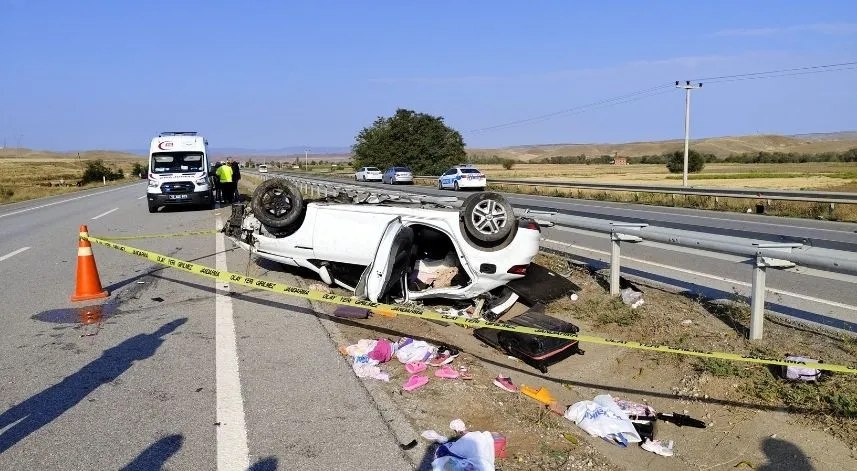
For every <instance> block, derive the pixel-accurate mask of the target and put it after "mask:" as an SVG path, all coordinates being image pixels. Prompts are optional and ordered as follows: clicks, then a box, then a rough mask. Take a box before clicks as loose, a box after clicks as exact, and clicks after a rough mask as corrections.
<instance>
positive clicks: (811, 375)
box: [782, 355, 821, 381]
mask: <svg viewBox="0 0 857 471" xmlns="http://www.w3.org/2000/svg"><path fill="white" fill-rule="evenodd" d="M786 360H788V361H801V362H804V363H821V362H819V361H816V360H813V359H811V358H804V357H799V356H794V355H789V356H787V357H786ZM782 375H783V378H785V379H791V380H796V381H818V379H819V377H820V376H821V371H820V370H817V369H815V368H805V367H802V366H798V365H794V366H785V365H783V370H782Z"/></svg>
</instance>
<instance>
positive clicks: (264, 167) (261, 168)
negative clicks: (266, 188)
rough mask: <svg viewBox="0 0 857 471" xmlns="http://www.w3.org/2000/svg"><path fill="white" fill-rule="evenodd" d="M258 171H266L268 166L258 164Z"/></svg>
mask: <svg viewBox="0 0 857 471" xmlns="http://www.w3.org/2000/svg"><path fill="white" fill-rule="evenodd" d="M259 173H268V166H267V165H265V164H262V165H260V166H259Z"/></svg>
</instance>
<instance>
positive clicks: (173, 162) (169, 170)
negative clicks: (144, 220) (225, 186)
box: [146, 131, 214, 213]
mask: <svg viewBox="0 0 857 471" xmlns="http://www.w3.org/2000/svg"><path fill="white" fill-rule="evenodd" d="M209 169H210V165H209V161H208V141H207V140H206V139H205V138H204V137H202V136H199V135H197V133H196V132H185V131H182V132H162V133H160V134H159V135H158V137H155V138H153V139H152V144H151V146H150V147H149V186H148V187H147V188H146V198H147V200H148V202H149V212H150V213H154V212H156V211H157V210H158V208H159V207H161V206H165V205H194V206H203V207H205V208H208V209H214V195H213V194H212V193H213V192H212V182H211V175H210V170H209Z"/></svg>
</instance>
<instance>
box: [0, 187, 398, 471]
mask: <svg viewBox="0 0 857 471" xmlns="http://www.w3.org/2000/svg"><path fill="white" fill-rule="evenodd" d="M144 191H145V182H141V183H136V184H132V185H129V186H124V187H116V188H106V189H100V190H89V191H85V192H81V193H75V194H71V195H64V196H60V197H53V198H46V199H42V200H38V201H31V202H27V203H19V204H15V205H5V206H2V207H0V279H2V280H3V288H2V290H0V306H2V307H0V313H2V315H0V322H2V325H3V328H2V329H0V469H39V470H54V469H56V470H60V469H62V470H68V469H72V470H94V469H161V467H163V469H195V470H196V469H212V470H214V469H217V470H247V469H253V470H257V471H259V470H273V469H410V468H411V467H412V465H411V464H410V461H408V460H407V459H406V457H405V455H404V454H403V452H402V450H401V448H400V447H399V441H397V440H396V437H394V435H393V433H392V432H391V431H390V429H389V426H388V424H387V423H386V421H385V420H384V419H382V417H381V415H380V414H379V412H378V410H377V407H376V406H375V404H374V403H373V402H372V401H371V399H370V396H369V394H368V393H367V391H366V390H365V388H364V387H363V386H362V385H361V383H360V382H359V381H358V380H357V378H356V377H355V376H354V374H353V372H352V371H351V369H350V367H349V365H348V364H347V363H346V362H345V361H344V359H343V358H341V357H340V355H339V354H338V353H337V351H336V347H337V345H335V344H334V342H333V341H332V340H331V338H330V334H329V332H328V331H327V330H325V329H324V327H323V326H322V325H321V323H320V321H319V320H318V318H316V317H315V316H314V315H313V313H312V311H311V309H309V307H308V305H307V304H306V303H304V302H300V301H298V300H294V299H288V298H283V297H279V296H277V295H275V294H273V293H267V292H261V291H253V290H248V289H245V288H243V287H228V285H224V284H222V283H217V284H215V283H214V282H213V281H211V280H208V279H206V278H200V277H196V276H194V275H191V274H185V273H182V272H177V271H173V270H170V269H168V268H163V267H160V266H156V265H154V264H152V263H149V262H147V261H145V260H142V259H139V258H136V257H132V256H129V255H125V254H122V253H120V252H118V251H115V250H111V249H108V248H106V247H101V246H95V247H94V249H93V250H94V253H95V257H96V261H97V264H98V270H99V274H100V279H101V281H102V283H103V285H104V286H105V288H107V289H108V290H109V291H110V299H109V300H108V301H106V302H104V303H102V302H82V303H72V302H70V301H69V295H70V294H71V293H72V292H73V290H74V283H75V269H76V257H77V244H78V240H77V233H78V227H79V225H81V224H86V225H88V227H89V231H90V233H91V234H92V235H94V236H127V235H141V234H152V233H168V232H182V231H189V230H209V229H214V228H215V225H216V220H218V218H225V217H226V216H228V214H227V212H228V209H216V210H214V211H207V210H171V211H163V210H162V211H161V212H159V213H157V214H149V213H148V211H147V208H146V201H145V199H142V198H141V197H142V196H143V194H144ZM220 237H221V236H220V235H208V236H197V237H181V238H161V239H147V240H138V241H128V242H124V243H127V244H129V245H132V246H137V247H141V248H145V249H147V250H151V251H154V252H158V253H162V254H168V255H171V256H175V257H177V258H181V259H184V260H189V261H194V262H196V263H201V264H205V265H208V266H217V267H218V268H221V269H229V270H232V271H239V272H242V273H243V272H246V271H247V270H248V258H247V254H246V253H245V252H243V251H241V250H232V247H231V246H230V244H229V242H228V241H226V242H224V241H223V240H222V239H221V240H219V241H218V238H220ZM249 270H250V273H254V272H255V273H256V275H258V276H263V275H264V276H266V277H269V278H271V279H274V280H276V281H282V282H294V280H293V279H291V278H290V277H289V276H288V275H286V274H285V273H283V272H282V271H280V270H279V269H276V270H273V271H271V272H268V271H266V270H265V269H263V268H260V267H259V266H258V265H256V264H255V263H254V264H252V265H251V267H250V268H249ZM85 306H100V308H101V309H102V315H103V321H102V323H101V325H100V326H97V325H94V324H92V325H84V324H81V323H80V319H79V316H80V309H78V308H80V307H85ZM93 309H95V308H90V309H88V310H89V311H92V310H93ZM93 333H95V335H87V334H93Z"/></svg>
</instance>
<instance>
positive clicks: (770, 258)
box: [260, 174, 857, 340]
mask: <svg viewBox="0 0 857 471" xmlns="http://www.w3.org/2000/svg"><path fill="white" fill-rule="evenodd" d="M260 175H261V174H260ZM263 177H265V179H268V178H283V179H286V180H288V181H291V182H293V183H295V184H296V185H298V187H299V188H301V189H302V191H305V192H307V193H308V194H317V195H319V196H321V195H322V194H324V196H328V195H334V194H338V193H339V192H343V191H344V192H350V193H352V194H353V195H365V196H362V197H361V196H358V199H360V198H362V199H361V201H363V200H365V201H367V202H373V201H371V198H372V197H373V196H374V198H375V199H376V200H378V201H380V200H383V199H392V200H396V199H402V200H413V201H420V202H433V203H442V204H448V205H450V206H452V207H460V206H461V204H462V201H461V200H460V199H458V198H457V197H435V196H429V195H419V194H414V193H412V192H407V193H405V192H400V191H394V190H386V189H378V188H367V187H365V186H359V185H354V184H347V183H339V182H330V181H325V180H315V179H311V178H306V177H299V176H293V175H263ZM453 200H455V201H453ZM515 213H516V214H517V215H519V216H526V217H531V218H533V219H536V220H537V221H539V222H542V223H545V222H547V223H550V224H555V225H559V226H565V227H570V228H576V229H584V230H588V231H592V232H598V233H603V234H609V235H610V240H611V251H610V293H611V295H618V294H619V273H620V268H621V246H622V243H623V242H626V243H637V242H642V241H644V240H646V241H653V242H660V243H663V244H667V245H675V246H680V247H689V248H694V249H700V250H704V251H711V252H719V253H726V254H732V255H739V256H746V257H748V259H749V261H751V262H752V267H753V278H752V291H751V296H750V306H751V316H750V317H751V320H750V339H751V340H756V339H761V338H762V325H763V320H764V306H765V275H766V271H767V269H768V268H774V269H782V268H791V267H794V266H796V265H800V266H803V267H810V268H815V269H818V270H821V271H827V272H839V273H845V274H850V275H857V254H855V253H851V252H844V251H841V250H832V249H825V248H819V247H812V246H808V245H804V244H801V243H773V242H769V241H760V240H753V239H746V238H741V237H733V236H725V235H718V234H709V233H704V232H695V231H687V230H681V229H672V228H668V227H659V226H649V225H648V224H638V223H622V222H613V221H609V220H605V219H598V218H589V217H583V216H571V215H567V214H558V213H554V212H544V211H532V210H529V209H520V208H515Z"/></svg>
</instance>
